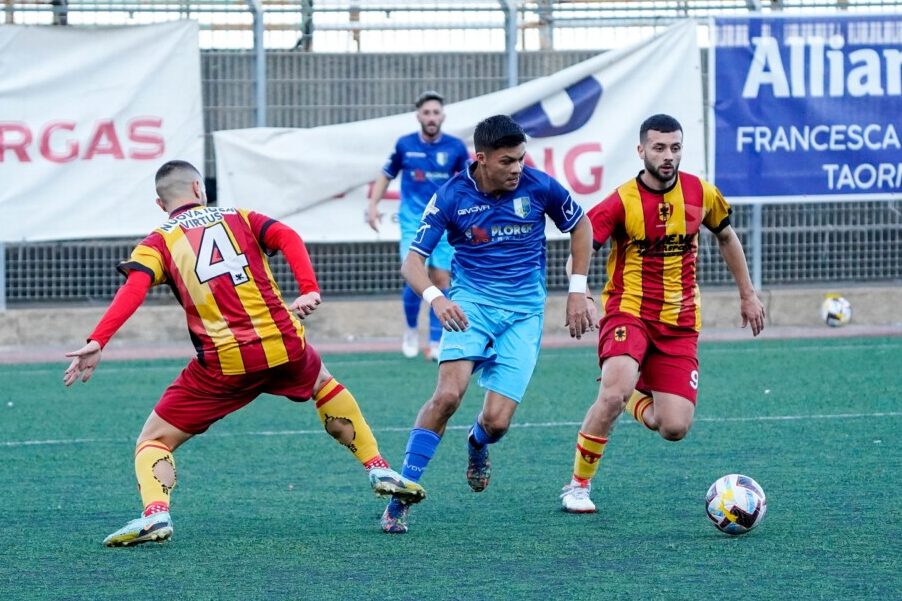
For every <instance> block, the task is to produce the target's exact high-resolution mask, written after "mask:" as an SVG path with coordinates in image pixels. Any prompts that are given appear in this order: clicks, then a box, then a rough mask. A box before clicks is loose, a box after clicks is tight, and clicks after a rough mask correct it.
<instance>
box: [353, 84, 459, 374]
mask: <svg viewBox="0 0 902 601" xmlns="http://www.w3.org/2000/svg"><path fill="white" fill-rule="evenodd" d="M416 107H417V121H419V122H420V131H418V132H414V133H412V134H409V135H406V136H402V137H401V138H398V141H397V143H396V144H395V149H394V151H393V152H392V154H391V156H390V157H389V158H388V161H387V162H386V163H385V166H383V167H382V173H380V174H379V176H378V177H377V178H376V181H375V182H374V184H373V189H372V190H371V191H370V198H369V205H368V207H367V222H368V223H369V224H370V227H371V228H373V229H374V230H376V231H377V232H378V231H379V220H380V218H381V215H380V214H379V211H378V205H379V201H380V200H382V197H383V196H384V195H385V190H386V188H388V183H389V181H390V180H393V179H394V178H396V177H397V176H398V174H402V175H401V205H400V207H399V210H398V220H399V222H400V225H401V244H400V251H401V260H402V261H403V260H404V257H406V256H407V250H408V248H409V247H410V243H411V242H412V241H413V239H414V236H416V233H417V228H418V227H419V226H420V217H422V216H423V211H424V210H425V209H426V205H427V204H428V202H429V199H430V198H432V195H433V194H435V191H436V190H438V188H439V186H441V185H442V184H444V183H445V182H446V181H448V180H449V179H451V176H453V175H454V174H455V173H458V172H460V171H463V170H464V169H466V167H467V161H468V160H469V155H468V153H467V147H466V145H465V144H464V143H463V140H461V139H459V138H455V137H454V136H449V135H448V134H445V133H442V122H444V120H445V111H444V99H443V98H442V96H441V95H440V94H439V93H438V92H435V91H431V90H430V91H428V92H423V93H422V94H421V95H420V97H419V98H417V101H416ZM452 252H453V251H452V249H451V246H450V245H449V244H448V241H447V240H445V239H444V238H443V239H442V241H441V242H440V243H439V244H438V246H436V248H435V249H434V250H433V252H432V255H431V256H430V257H429V260H428V261H427V265H428V267H429V278H430V280H431V281H432V283H433V284H434V285H435V286H437V287H438V288H439V289H440V290H445V291H447V289H448V286H449V285H450V274H449V270H450V269H451V254H452ZM401 298H402V300H403V301H404V316H405V318H406V320H407V329H406V331H405V332H404V336H403V338H402V343H401V351H402V352H403V353H404V356H405V357H409V358H413V357H416V356H417V354H418V353H419V349H420V336H419V333H418V332H417V321H418V317H419V314H420V296H419V295H418V294H417V293H416V292H414V291H413V290H412V289H411V288H410V286H407V285H405V286H404V288H403V290H402V291H401ZM441 337H442V324H441V323H439V321H438V318H437V317H436V316H435V314H434V313H431V312H430V314H429V351H428V355H427V356H428V358H430V359H432V360H434V361H437V360H438V345H439V340H440V339H441Z"/></svg>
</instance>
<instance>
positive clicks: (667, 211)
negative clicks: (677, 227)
mask: <svg viewBox="0 0 902 601" xmlns="http://www.w3.org/2000/svg"><path fill="white" fill-rule="evenodd" d="M671 215H673V205H672V204H670V203H669V202H659V203H658V221H667V220H668V219H670V216H671Z"/></svg>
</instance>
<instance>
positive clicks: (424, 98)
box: [413, 90, 445, 108]
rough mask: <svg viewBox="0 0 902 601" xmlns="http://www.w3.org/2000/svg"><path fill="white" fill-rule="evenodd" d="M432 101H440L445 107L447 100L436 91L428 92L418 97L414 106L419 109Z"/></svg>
mask: <svg viewBox="0 0 902 601" xmlns="http://www.w3.org/2000/svg"><path fill="white" fill-rule="evenodd" d="M430 100H438V102H439V104H441V105H442V106H444V105H445V98H444V97H443V96H442V95H441V94H439V93H438V92H436V91H435V90H426V91H425V92H423V93H422V94H420V95H419V96H417V99H416V101H415V102H414V103H413V105H414V106H415V107H417V108H420V107H421V106H423V105H424V104H425V103H427V102H429V101H430Z"/></svg>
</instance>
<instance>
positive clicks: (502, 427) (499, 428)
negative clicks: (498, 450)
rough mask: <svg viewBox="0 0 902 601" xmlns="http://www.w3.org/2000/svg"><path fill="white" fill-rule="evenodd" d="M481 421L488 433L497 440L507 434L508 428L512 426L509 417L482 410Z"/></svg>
mask: <svg viewBox="0 0 902 601" xmlns="http://www.w3.org/2000/svg"><path fill="white" fill-rule="evenodd" d="M480 423H481V424H482V428H483V429H484V430H485V431H486V433H487V434H488V435H489V436H491V437H492V438H493V439H496V440H497V439H499V438H501V437H502V436H504V435H505V434H507V430H508V428H510V421H509V420H508V418H507V417H505V416H503V415H493V414H491V413H486V412H485V411H483V412H482V419H481V420H480Z"/></svg>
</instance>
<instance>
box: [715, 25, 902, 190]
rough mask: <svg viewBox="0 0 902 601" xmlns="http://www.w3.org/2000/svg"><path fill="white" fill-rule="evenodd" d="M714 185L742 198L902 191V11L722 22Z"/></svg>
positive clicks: (717, 41) (718, 33)
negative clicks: (889, 13) (899, 12)
mask: <svg viewBox="0 0 902 601" xmlns="http://www.w3.org/2000/svg"><path fill="white" fill-rule="evenodd" d="M712 33H713V35H712V41H713V51H712V52H711V54H710V61H711V62H710V66H709V82H710V85H711V88H710V97H711V99H712V101H713V102H712V114H711V123H712V131H713V140H712V143H711V144H710V145H709V146H710V148H711V149H712V151H713V152H712V158H711V161H710V162H709V167H710V168H711V170H712V174H713V175H712V178H713V181H714V183H715V184H717V186H718V187H719V188H720V189H721V191H722V192H723V193H724V195H725V196H726V197H727V198H729V199H730V200H731V201H732V202H744V201H747V202H753V201H767V200H779V201H783V202H785V201H793V202H798V201H819V200H858V199H861V200H865V199H869V200H875V199H887V198H899V195H900V192H902V142H900V134H902V15H899V14H896V15H840V16H787V17H774V16H770V17H765V16H752V17H742V18H715V19H714V20H713V28H712Z"/></svg>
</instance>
